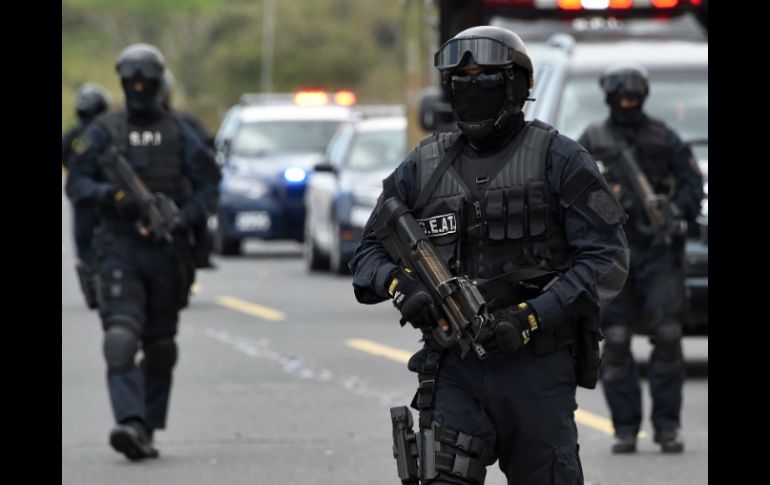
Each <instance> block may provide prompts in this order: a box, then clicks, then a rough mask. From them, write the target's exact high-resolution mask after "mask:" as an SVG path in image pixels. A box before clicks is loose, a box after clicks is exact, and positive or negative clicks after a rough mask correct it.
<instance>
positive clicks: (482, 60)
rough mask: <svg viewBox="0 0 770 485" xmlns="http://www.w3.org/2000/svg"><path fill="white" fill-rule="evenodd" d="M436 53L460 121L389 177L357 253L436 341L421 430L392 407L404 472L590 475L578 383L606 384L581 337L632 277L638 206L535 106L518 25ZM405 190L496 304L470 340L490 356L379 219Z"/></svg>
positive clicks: (424, 380) (543, 478)
mask: <svg viewBox="0 0 770 485" xmlns="http://www.w3.org/2000/svg"><path fill="white" fill-rule="evenodd" d="M435 66H436V68H437V69H438V70H439V72H440V73H441V75H442V79H443V82H444V83H445V85H446V86H447V87H448V89H449V91H450V96H451V97H450V99H451V103H452V110H453V112H454V114H455V116H456V118H457V119H458V122H457V125H458V127H459V128H460V131H459V132H451V133H437V134H434V135H433V136H430V137H428V138H426V139H424V140H423V141H422V142H421V143H420V145H419V146H418V147H416V148H415V150H414V151H412V153H411V154H410V155H409V156H407V158H406V159H405V160H404V161H403V162H402V163H401V164H400V165H399V166H398V167H397V168H396V169H395V171H394V172H393V173H392V174H391V175H390V176H388V177H387V178H386V179H385V180H383V193H382V196H381V197H380V200H379V201H378V203H377V206H376V208H375V209H374V212H373V214H372V216H371V218H370V220H369V221H368V222H367V224H366V227H365V228H364V234H363V238H362V241H361V245H360V246H359V247H358V248H357V250H356V252H355V254H354V256H353V259H352V261H351V263H350V267H351V269H352V270H353V275H354V276H353V288H354V291H355V295H356V298H357V299H358V301H359V302H361V303H365V304H374V303H378V302H381V301H384V300H387V299H392V300H393V302H394V305H395V306H396V308H398V310H399V311H400V312H401V315H402V317H403V320H402V322H403V323H402V325H403V324H404V323H405V322H409V323H411V324H412V325H413V326H414V327H416V328H419V329H420V330H421V331H422V333H423V337H424V341H425V346H424V347H423V349H421V350H419V351H418V352H417V353H415V354H414V355H413V356H412V358H411V359H410V360H409V364H408V367H409V369H410V370H411V371H412V372H415V373H416V374H417V380H418V382H419V388H418V391H417V395H416V396H415V399H414V401H413V402H412V407H413V408H416V409H418V410H419V431H418V432H417V433H416V434H417V436H416V437H415V436H414V435H412V433H411V430H410V431H409V433H401V430H396V421H397V419H398V417H399V411H400V409H401V408H393V409H391V417H392V419H393V422H394V441H395V443H394V444H395V445H396V450H399V451H398V452H397V460H399V461H398V463H399V476H400V477H401V478H402V482H403V483H417V481H418V480H419V481H420V482H421V483H432V484H439V483H440V484H447V483H453V484H454V483H459V484H482V483H484V479H485V476H486V467H487V466H489V465H492V464H493V463H495V461H497V460H499V466H500V469H501V470H502V471H503V473H505V475H506V477H507V478H508V483H509V484H512V485H516V484H520V485H545V484H549V485H551V484H558V485H575V484H582V483H583V470H582V466H581V463H580V457H579V453H578V450H579V447H578V436H577V427H576V425H575V418H574V411H575V409H576V408H577V403H576V401H575V395H576V388H577V385H582V386H584V387H589V388H592V387H593V386H594V385H595V384H596V379H597V373H598V355H596V352H598V336H597V337H595V340H592V344H591V346H590V352H589V353H590V354H591V355H595V360H593V362H595V363H596V365H595V366H594V367H593V370H592V371H590V372H585V373H583V372H581V369H584V370H585V369H586V368H587V367H588V366H586V367H583V365H584V364H586V363H587V362H588V361H587V360H584V359H583V356H584V355H587V354H584V353H583V352H582V351H578V350H577V347H578V345H577V344H578V342H583V341H584V340H583V339H582V337H583V336H585V335H586V330H589V331H590V330H593V329H595V330H596V332H589V333H590V334H591V335H598V314H599V310H600V309H601V308H603V307H605V306H606V304H607V302H608V301H610V300H611V299H612V298H613V297H614V296H615V295H616V294H617V293H618V292H619V291H620V289H621V288H622V286H623V283H624V281H625V278H626V273H627V269H628V246H627V244H626V241H625V236H624V235H623V230H622V228H621V225H622V224H623V222H624V221H625V218H626V216H625V214H624V212H623V210H622V208H621V207H620V204H618V202H617V201H616V200H615V199H614V198H613V196H612V195H611V193H610V189H609V186H608V185H607V183H606V182H605V180H604V178H603V177H602V176H601V174H600V173H599V170H598V168H597V166H596V162H595V161H594V160H593V158H591V156H590V155H589V154H588V152H586V151H585V149H583V147H581V146H580V145H578V144H577V143H576V142H575V141H574V140H571V139H569V138H567V137H566V136H564V135H561V134H559V133H557V132H556V130H554V129H553V127H551V126H549V125H547V124H545V123H542V122H540V121H538V120H534V121H528V122H527V121H525V120H524V114H523V113H522V108H523V106H524V103H525V102H526V101H527V100H528V99H529V91H530V89H531V88H532V85H533V68H532V61H531V59H530V58H529V56H528V54H527V49H526V47H525V46H524V43H523V42H522V40H521V39H520V38H519V36H518V35H516V34H515V33H513V32H511V31H510V30H507V29H504V28H500V27H489V26H480V27H473V28H470V29H467V30H464V31H462V32H460V33H459V34H457V35H456V36H455V37H454V38H452V39H450V40H449V41H448V42H446V43H445V44H444V45H443V46H442V47H441V49H439V51H438V52H437V53H436V56H435ZM394 200H395V203H396V204H397V205H398V206H399V207H403V206H406V209H405V210H407V211H408V212H410V213H411V214H412V215H413V217H414V219H416V220H417V221H419V223H420V224H421V225H422V227H423V231H424V233H423V234H422V235H421V236H420V237H423V238H426V237H427V238H428V239H429V240H430V242H431V243H432V244H433V246H435V248H436V250H437V251H438V253H439V254H440V258H441V259H442V260H443V262H444V264H445V265H446V267H447V271H449V272H451V276H453V277H455V278H458V277H465V276H467V279H468V280H469V281H471V282H472V283H468V284H469V285H473V287H474V288H476V289H478V292H480V293H481V295H482V296H483V297H484V300H485V304H488V305H489V306H488V309H489V310H490V311H491V313H492V314H494V318H493V320H492V321H491V322H490V324H489V325H488V326H487V329H486V330H485V332H487V333H485V334H483V336H482V334H481V333H479V334H477V335H476V337H477V338H478V341H474V342H473V343H474V345H480V346H482V347H483V349H484V351H485V352H486V354H484V352H482V351H480V350H479V347H478V346H476V347H474V349H476V350H475V351H474V352H465V353H463V352H462V351H461V349H460V346H459V345H455V344H457V342H456V341H453V340H452V339H451V338H450V339H449V345H448V346H447V345H446V342H447V338H446V331H447V330H448V328H449V327H448V325H447V323H446V321H445V318H446V315H445V314H444V315H442V314H441V313H439V310H438V308H436V307H437V306H439V307H440V306H441V305H438V304H437V303H436V299H435V298H436V297H435V293H437V292H436V291H434V290H429V289H428V286H427V285H429V283H428V282H426V281H424V280H423V279H418V278H417V277H416V276H415V275H416V274H417V272H416V271H415V267H411V268H410V267H408V266H405V265H404V263H403V260H400V259H398V258H394V257H393V256H391V254H390V252H389V250H388V248H389V247H391V246H390V244H389V243H387V241H388V240H389V239H388V236H386V235H385V234H386V232H387V231H385V232H382V231H381V230H380V228H381V227H382V228H386V227H388V226H387V224H386V225H383V226H381V225H380V220H381V219H380V218H381V217H384V218H385V219H384V220H386V221H388V220H390V219H389V218H388V217H389V216H383V214H388V210H389V209H388V208H389V207H391V203H392V202H394ZM401 213H403V212H401ZM415 224H416V223H415ZM412 227H414V225H413V226H412ZM375 228H376V229H375ZM418 229H419V228H418ZM380 234H382V235H383V236H382V237H381V236H380ZM384 241H385V242H384ZM434 261H435V260H434ZM442 271H443V270H442ZM452 281H456V280H452ZM463 281H465V280H463ZM431 288H432V287H431ZM442 288H443V289H444V290H446V291H448V292H452V291H456V290H455V289H452V287H451V286H450V285H447V286H443V287H442ZM466 288H467V286H466ZM438 293H440V291H439V292H438ZM431 295H433V297H431ZM485 315H486V314H485ZM485 318H486V317H485ZM486 321H490V320H489V319H488V318H487V319H486ZM442 332H443V333H442ZM484 355H486V358H484ZM405 411H406V412H407V413H408V412H409V410H408V409H405ZM409 416H411V415H409ZM394 417H395V418H396V419H394ZM407 427H410V426H407ZM405 441H408V442H410V443H412V442H413V441H416V450H414V449H413V448H412V447H411V446H407V447H406V448H403V447H401V446H400V444H399V443H403V442H405ZM414 455H419V456H418V457H415V456H414ZM415 470H416V471H415Z"/></svg>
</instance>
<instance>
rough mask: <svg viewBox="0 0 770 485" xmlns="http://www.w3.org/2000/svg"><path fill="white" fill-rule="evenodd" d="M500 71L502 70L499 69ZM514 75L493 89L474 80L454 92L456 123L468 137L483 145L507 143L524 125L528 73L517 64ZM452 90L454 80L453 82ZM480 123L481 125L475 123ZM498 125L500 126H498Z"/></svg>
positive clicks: (484, 146) (490, 146) (452, 97)
mask: <svg viewBox="0 0 770 485" xmlns="http://www.w3.org/2000/svg"><path fill="white" fill-rule="evenodd" d="M484 72H485V73H493V72H495V71H493V70H485V71H484ZM497 72H500V71H497ZM513 72H514V77H513V79H510V78H508V77H507V76H506V81H505V84H501V85H499V86H495V87H493V88H491V89H484V88H481V87H480V86H479V85H478V84H476V83H473V84H471V86H470V87H469V88H468V89H466V90H464V91H454V90H452V92H451V100H452V111H453V112H454V114H455V117H456V118H457V119H458V123H457V126H458V127H459V128H460V130H462V131H463V133H465V135H466V136H467V137H468V140H469V141H470V142H471V143H472V144H473V145H474V146H476V147H478V148H480V149H492V148H497V147H499V146H501V145H504V144H505V143H507V142H508V141H510V140H511V139H512V138H513V137H514V136H515V134H516V133H517V132H518V131H519V130H521V127H522V126H524V114H523V113H522V112H521V108H522V107H523V105H524V101H525V100H526V98H527V96H528V94H529V90H528V89H527V85H528V77H527V76H528V73H526V72H525V71H524V70H521V69H518V68H514V71H513ZM506 84H509V85H510V88H511V92H512V94H513V102H511V101H510V100H508V98H507V96H506ZM450 90H451V82H450ZM478 122H480V123H481V125H482V126H481V129H479V127H478V125H474V123H478ZM496 125H497V126H496Z"/></svg>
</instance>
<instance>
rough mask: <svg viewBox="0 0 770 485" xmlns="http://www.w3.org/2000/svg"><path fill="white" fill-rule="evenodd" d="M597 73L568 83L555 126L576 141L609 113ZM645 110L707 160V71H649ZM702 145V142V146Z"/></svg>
mask: <svg viewBox="0 0 770 485" xmlns="http://www.w3.org/2000/svg"><path fill="white" fill-rule="evenodd" d="M600 74H601V73H600V72H585V73H583V72H581V73H579V74H574V75H573V76H572V77H571V78H569V79H568V80H567V83H566V86H565V88H564V91H563V92H562V100H561V103H560V107H559V113H558V116H557V118H556V119H557V124H556V127H557V128H558V129H559V131H560V132H561V133H563V134H565V135H567V136H568V137H570V138H574V139H577V138H578V137H580V135H581V134H582V133H583V131H585V129H586V128H587V127H588V125H589V124H590V123H592V122H594V121H597V120H602V119H605V118H606V117H607V116H608V113H609V110H608V108H607V105H606V104H605V103H604V93H603V92H602V91H601V89H600V88H599V83H598V82H597V79H598V78H599V75H600ZM644 110H645V111H646V112H647V113H648V114H649V115H650V116H652V117H654V118H658V119H659V120H661V121H664V122H665V123H667V124H668V125H669V126H670V127H671V128H672V129H673V130H674V131H676V133H677V134H678V135H679V136H680V138H682V140H684V141H687V142H696V143H697V145H696V146H694V147H693V148H694V149H695V150H696V156H698V157H699V158H708V152H707V150H708V144H707V140H708V116H709V111H708V71H707V68H703V69H697V70H696V69H691V70H686V71H685V70H677V71H673V70H668V71H662V70H659V71H653V70H651V71H650V95H649V97H648V98H647V100H646V101H645V103H644ZM704 142H705V143H704Z"/></svg>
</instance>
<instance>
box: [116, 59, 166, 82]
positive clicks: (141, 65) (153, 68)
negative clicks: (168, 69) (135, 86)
mask: <svg viewBox="0 0 770 485" xmlns="http://www.w3.org/2000/svg"><path fill="white" fill-rule="evenodd" d="M118 74H119V75H120V77H121V78H123V79H132V78H134V77H135V76H137V75H140V74H141V75H142V77H144V78H145V79H160V78H161V77H162V76H163V67H161V66H159V65H157V64H154V63H151V62H124V63H122V64H120V65H119V66H118Z"/></svg>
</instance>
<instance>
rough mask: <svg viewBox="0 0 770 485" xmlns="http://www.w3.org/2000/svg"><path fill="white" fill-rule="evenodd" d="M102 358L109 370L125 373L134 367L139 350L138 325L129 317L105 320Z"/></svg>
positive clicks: (114, 317) (115, 317)
mask: <svg viewBox="0 0 770 485" xmlns="http://www.w3.org/2000/svg"><path fill="white" fill-rule="evenodd" d="M104 326H105V328H106V331H105V333H104V348H103V350H104V358H105V360H106V361H107V366H108V367H109V368H110V370H113V371H117V372H125V371H127V370H129V369H130V368H131V367H133V366H134V356H135V355H136V351H137V350H139V338H138V335H139V323H138V322H137V321H136V320H134V319H133V318H131V317H126V316H113V317H110V318H108V319H107V320H105V322H104Z"/></svg>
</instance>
